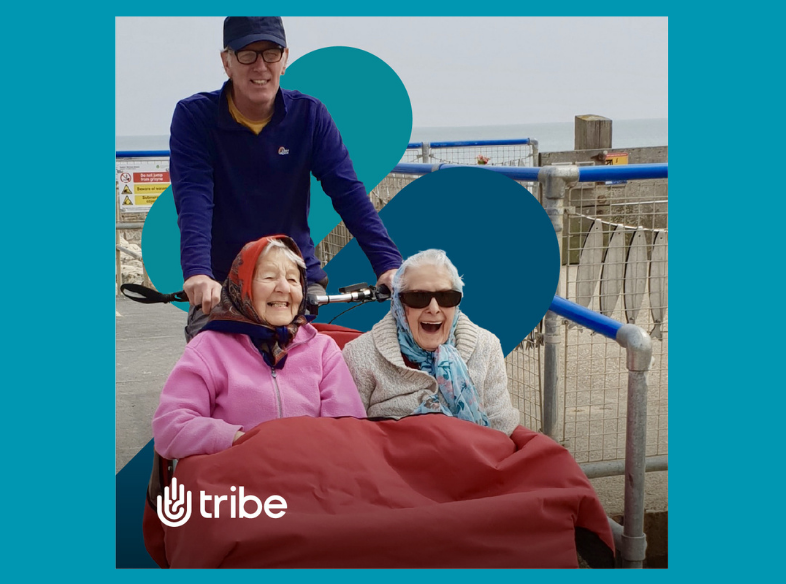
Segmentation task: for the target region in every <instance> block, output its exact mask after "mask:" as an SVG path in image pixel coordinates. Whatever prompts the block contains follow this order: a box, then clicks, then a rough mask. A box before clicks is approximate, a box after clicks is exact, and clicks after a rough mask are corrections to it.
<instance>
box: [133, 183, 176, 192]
mask: <svg viewBox="0 0 786 584" xmlns="http://www.w3.org/2000/svg"><path fill="white" fill-rule="evenodd" d="M168 186H169V183H167V184H163V183H162V184H146V185H140V184H135V185H134V193H136V194H137V195H151V194H156V195H158V194H160V193H163V192H164V191H165V190H166V188H167V187H168Z"/></svg>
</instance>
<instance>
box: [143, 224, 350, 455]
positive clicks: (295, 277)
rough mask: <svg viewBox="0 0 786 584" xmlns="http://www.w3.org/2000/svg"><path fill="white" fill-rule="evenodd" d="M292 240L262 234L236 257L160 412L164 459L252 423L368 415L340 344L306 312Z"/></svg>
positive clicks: (221, 445) (234, 434) (209, 448)
mask: <svg viewBox="0 0 786 584" xmlns="http://www.w3.org/2000/svg"><path fill="white" fill-rule="evenodd" d="M305 295H306V266H305V263H304V262H303V257H302V255H301V254H300V250H299V249H298V247H297V245H296V244H295V242H294V241H293V240H292V239H291V238H289V237H286V236H283V235H276V236H270V237H263V238H262V239H260V240H258V241H254V242H251V243H249V244H247V245H246V246H245V247H244V248H243V249H242V250H241V251H240V253H239V254H238V256H237V258H235V261H234V263H233V264H232V269H231V271H230V274H229V277H228V278H227V280H226V281H225V282H224V285H223V288H222V290H221V301H220V303H219V305H218V306H216V308H214V309H213V311H212V312H211V314H210V321H209V322H208V324H207V325H206V326H205V327H204V329H202V332H200V334H199V335H197V337H196V338H194V339H193V340H192V341H191V342H190V343H189V344H188V345H187V346H186V350H185V353H184V354H183V356H182V357H181V358H180V360H179V361H178V362H177V365H175V368H174V370H173V371H172V373H171V374H170V376H169V379H167V382H166V384H165V385H164V389H163V391H162V393H161V400H160V403H159V406H158V409H157V410H156V413H155V416H154V417H153V437H154V439H155V448H156V451H157V452H158V453H159V454H160V455H161V456H163V457H164V458H185V457H186V456H191V455H193V454H212V453H215V452H220V451H221V450H225V449H227V448H229V447H230V446H232V444H233V443H234V442H235V441H236V440H237V439H238V438H240V436H242V435H243V433H244V432H246V431H248V430H250V429H251V428H253V427H254V426H256V425H258V424H261V423H262V422H266V421H268V420H273V419H276V418H286V417H293V416H314V417H320V416H323V417H339V416H354V417H356V418H364V417H365V410H364V409H363V404H362V403H361V401H360V397H359V395H358V391H357V387H356V386H355V383H354V381H353V380H352V376H351V375H350V373H349V369H348V368H347V365H346V363H345V362H344V359H343V358H342V356H341V351H340V349H339V348H338V345H336V342H335V341H334V340H333V339H331V338H330V337H328V336H326V335H322V334H319V333H317V331H316V329H314V327H312V326H311V325H310V324H308V322H307V320H306V317H305V316H304V312H305Z"/></svg>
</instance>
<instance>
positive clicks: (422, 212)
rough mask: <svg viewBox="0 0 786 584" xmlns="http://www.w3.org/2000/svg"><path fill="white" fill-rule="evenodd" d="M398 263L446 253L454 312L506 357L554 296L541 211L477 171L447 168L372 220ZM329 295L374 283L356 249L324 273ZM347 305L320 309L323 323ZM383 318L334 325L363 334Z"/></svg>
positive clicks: (377, 307)
mask: <svg viewBox="0 0 786 584" xmlns="http://www.w3.org/2000/svg"><path fill="white" fill-rule="evenodd" d="M379 215H380V217H381V218H382V221H383V222H384V224H385V227H386V228H387V230H388V233H389V234H390V236H391V238H392V239H393V241H394V242H395V243H396V245H397V246H398V248H399V250H400V251H401V255H402V256H404V257H405V258H406V257H408V256H411V255H413V254H415V253H417V252H419V251H422V250H424V249H429V248H437V249H442V250H445V252H446V253H447V255H448V258H450V260H451V261H452V262H453V264H454V265H455V266H456V268H457V269H458V272H459V274H460V275H462V277H463V279H464V298H463V299H462V301H461V305H460V306H461V310H462V311H463V312H464V313H465V314H466V315H467V316H468V317H469V319H470V320H471V321H473V322H474V323H475V324H477V325H478V326H481V327H483V328H485V329H487V330H489V331H491V332H492V333H494V334H495V335H496V336H497V337H498V338H499V339H500V342H501V344H502V349H503V351H504V352H505V353H506V354H507V353H509V352H510V351H512V350H513V349H514V348H515V347H516V345H518V344H519V343H521V341H523V340H524V338H525V337H526V336H527V335H528V334H529V333H530V332H531V331H532V330H533V329H534V328H535V327H536V326H537V324H538V322H540V320H541V319H542V318H543V316H544V315H545V314H546V311H547V310H548V309H549V306H550V305H551V301H552V300H553V298H554V294H556V292H557V283H558V281H559V272H560V254H559V245H558V242H557V236H556V234H555V233H554V227H553V225H552V223H551V220H550V219H549V216H548V215H547V214H546V211H545V210H544V209H543V207H541V205H540V203H538V201H537V199H535V197H533V196H532V194H531V193H530V192H529V191H528V190H527V189H525V188H524V187H523V186H521V185H520V184H519V183H517V182H515V181H514V180H512V179H509V178H507V177H505V176H502V175H501V174H498V173H495V172H494V171H492V170H486V169H483V168H478V167H467V168H449V169H445V170H439V171H437V172H433V173H431V174H427V175H425V176H422V177H420V178H418V179H417V180H415V181H414V182H412V183H411V184H409V185H407V186H406V187H405V188H403V189H402V190H401V191H400V192H399V193H398V194H396V196H395V197H393V199H392V200H391V201H390V203H388V204H387V206H386V207H385V208H383V209H382V211H380V213H379ZM325 270H326V271H327V273H328V276H329V277H330V287H329V290H328V291H329V292H330V293H334V292H335V289H336V288H338V287H341V286H347V285H349V284H354V283H357V282H362V281H365V282H369V283H373V282H375V279H374V274H373V272H371V269H370V267H369V265H368V261H367V260H366V258H365V256H364V255H363V253H362V252H361V250H360V247H359V246H358V244H357V241H355V240H352V241H350V242H349V243H348V244H347V245H346V246H345V247H344V248H343V249H342V250H341V251H340V252H339V253H338V254H337V255H336V257H335V258H333V259H332V260H331V261H330V263H329V264H328V265H327V266H326V267H325ZM346 308H347V307H346V305H335V304H329V305H327V306H324V307H322V308H320V310H319V317H318V319H317V321H318V322H328V321H329V320H331V318H333V317H334V316H337V315H338V314H339V313H340V312H341V311H343V310H346ZM389 310H390V304H389V303H388V302H385V303H381V304H380V303H370V304H366V305H363V306H360V307H358V308H357V310H352V311H351V312H348V313H347V314H345V315H343V316H341V317H340V318H338V319H337V320H336V322H335V324H338V325H341V326H346V327H349V328H354V329H358V330H361V331H368V330H370V329H371V327H372V326H373V325H374V324H375V323H377V322H378V321H379V320H381V319H382V318H383V317H384V316H385V313H386V312H388V311H389Z"/></svg>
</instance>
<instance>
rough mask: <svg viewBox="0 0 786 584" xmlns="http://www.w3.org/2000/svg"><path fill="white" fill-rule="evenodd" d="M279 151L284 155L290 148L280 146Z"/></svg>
mask: <svg viewBox="0 0 786 584" xmlns="http://www.w3.org/2000/svg"><path fill="white" fill-rule="evenodd" d="M278 153H279V154H280V155H281V156H284V155H285V154H289V150H287V149H286V148H284V147H283V146H282V147H281V148H279V149H278Z"/></svg>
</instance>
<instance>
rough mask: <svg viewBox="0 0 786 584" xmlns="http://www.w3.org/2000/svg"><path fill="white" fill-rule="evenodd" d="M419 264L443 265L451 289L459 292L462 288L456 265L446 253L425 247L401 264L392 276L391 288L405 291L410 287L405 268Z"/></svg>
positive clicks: (462, 284)
mask: <svg viewBox="0 0 786 584" xmlns="http://www.w3.org/2000/svg"><path fill="white" fill-rule="evenodd" d="M420 266H434V267H436V268H438V267H443V268H445V270H446V271H447V273H448V276H449V277H450V284H451V286H452V287H453V290H458V291H459V292H461V291H462V290H463V289H464V281H463V280H462V279H461V276H459V273H458V270H457V269H456V266H454V265H453V262H451V261H450V260H449V259H448V255H447V254H446V253H445V252H444V251H443V250H441V249H427V250H425V251H420V252H418V253H416V254H415V255H413V256H410V257H408V258H407V259H406V260H404V263H403V264H401V268H400V269H399V270H398V271H397V272H396V275H395V276H393V289H394V290H398V291H399V292H405V291H407V290H409V289H410V286H409V282H407V280H406V274H407V270H409V269H410V268H417V267H420Z"/></svg>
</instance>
